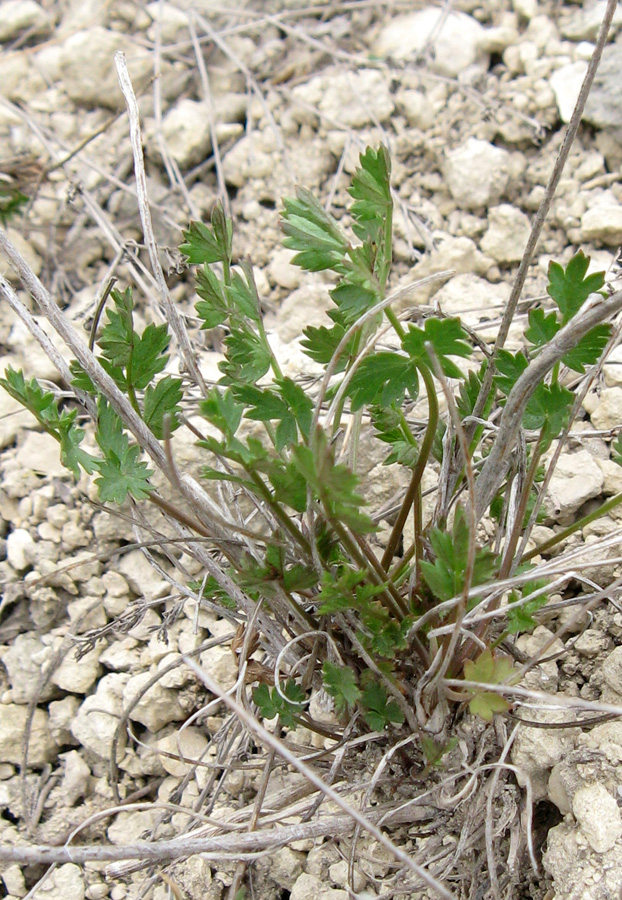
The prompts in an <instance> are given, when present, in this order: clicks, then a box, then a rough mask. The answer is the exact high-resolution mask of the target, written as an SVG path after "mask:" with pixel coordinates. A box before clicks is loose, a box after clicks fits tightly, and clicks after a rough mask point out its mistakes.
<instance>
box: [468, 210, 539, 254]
mask: <svg viewBox="0 0 622 900" xmlns="http://www.w3.org/2000/svg"><path fill="white" fill-rule="evenodd" d="M530 232H531V223H530V222H529V219H528V218H527V216H526V215H525V213H524V212H521V210H520V209H516V207H515V206H510V204H509V203H502V204H501V205H500V206H495V207H493V208H492V209H491V210H489V212H488V231H487V232H486V234H485V235H484V237H483V238H482V240H481V242H480V247H481V249H482V250H483V252H484V253H486V254H487V255H488V256H492V258H493V259H494V260H496V261H497V262H498V263H499V264H500V265H502V266H507V265H513V264H514V263H517V262H519V261H520V259H521V257H522V255H523V253H524V250H525V245H526V243H527V240H528V239H529V234H530Z"/></svg>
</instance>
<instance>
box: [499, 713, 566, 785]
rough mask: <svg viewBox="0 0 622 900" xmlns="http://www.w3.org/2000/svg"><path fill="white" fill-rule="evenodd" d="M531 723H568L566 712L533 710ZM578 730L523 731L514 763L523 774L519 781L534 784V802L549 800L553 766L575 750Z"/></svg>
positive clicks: (515, 749)
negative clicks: (546, 798)
mask: <svg viewBox="0 0 622 900" xmlns="http://www.w3.org/2000/svg"><path fill="white" fill-rule="evenodd" d="M529 718H530V719H533V720H535V721H539V722H543V723H545V722H560V721H568V715H567V712H566V711H557V710H539V709H532V710H531V712H530V716H529ZM579 734H580V730H579V729H578V728H564V729H560V728H551V729H546V728H528V727H525V728H521V729H520V731H519V732H518V734H517V736H516V740H515V742H514V744H513V745H512V762H513V763H514V765H515V766H517V768H518V770H519V774H518V776H517V777H518V780H519V783H520V784H524V783H525V780H526V778H529V779H530V781H531V786H532V788H533V791H534V800H536V801H537V800H540V799H542V798H544V797H546V796H547V793H548V780H549V773H550V771H551V769H552V768H553V766H554V765H555V764H556V763H558V762H559V761H560V760H561V759H563V757H564V756H565V755H566V754H567V753H568V752H569V751H570V750H572V749H573V747H574V744H575V741H576V739H577V736H578V735H579Z"/></svg>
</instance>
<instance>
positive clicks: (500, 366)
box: [494, 350, 529, 397]
mask: <svg viewBox="0 0 622 900" xmlns="http://www.w3.org/2000/svg"><path fill="white" fill-rule="evenodd" d="M528 365H529V361H528V359H527V357H526V356H525V354H524V353H523V351H522V350H521V351H520V352H518V353H510V352H509V350H500V351H499V353H498V354H497V372H496V374H495V379H494V381H495V384H496V386H497V387H498V388H499V390H500V391H501V392H502V393H503V394H505V396H506V397H507V396H508V395H509V393H510V391H511V390H512V388H513V387H514V385H515V384H516V382H517V381H518V379H519V378H520V376H521V375H522V374H523V372H524V371H525V369H526V368H527V366H528Z"/></svg>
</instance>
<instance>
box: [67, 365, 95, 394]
mask: <svg viewBox="0 0 622 900" xmlns="http://www.w3.org/2000/svg"><path fill="white" fill-rule="evenodd" d="M69 370H70V371H71V374H72V375H73V378H72V379H71V386H72V387H75V388H77V389H78V390H79V391H85V393H87V394H91V395H95V394H96V393H97V388H96V387H95V385H94V384H93V382H92V381H91V379H90V377H89V376H88V375H87V374H86V372H85V371H84V369H83V368H82V366H81V365H80V363H79V362H78V360H77V359H72V360H71V362H70V363H69Z"/></svg>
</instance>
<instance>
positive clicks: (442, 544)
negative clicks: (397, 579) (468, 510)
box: [421, 507, 497, 601]
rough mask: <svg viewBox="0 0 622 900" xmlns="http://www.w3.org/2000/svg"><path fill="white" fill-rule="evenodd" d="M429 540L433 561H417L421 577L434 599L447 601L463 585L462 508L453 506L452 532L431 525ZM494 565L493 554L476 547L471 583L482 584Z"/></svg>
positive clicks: (464, 540) (464, 543) (464, 526)
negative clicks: (419, 564)
mask: <svg viewBox="0 0 622 900" xmlns="http://www.w3.org/2000/svg"><path fill="white" fill-rule="evenodd" d="M429 540H430V545H431V547H432V550H433V552H434V555H435V557H436V558H435V560H434V562H433V563H432V562H428V561H426V560H423V561H422V562H421V571H422V574H423V577H424V578H425V580H426V583H427V585H428V587H429V588H430V590H431V591H432V593H433V594H434V596H435V597H436V598H437V599H438V600H440V601H445V600H451V599H452V597H457V596H459V595H460V594H461V592H462V590H463V588H464V581H465V573H466V569H467V563H468V556H469V528H468V525H467V522H466V518H465V515H464V512H463V510H462V507H458V508H457V509H456V515H455V518H454V526H453V529H452V532H451V533H448V532H446V531H444V530H443V529H441V528H433V529H432V531H431V532H430V538H429ZM496 565H497V558H496V556H495V555H494V553H492V552H491V551H490V550H487V549H485V548H483V549H482V548H478V549H477V551H476V554H475V565H474V569H473V579H472V582H471V584H472V586H473V587H475V586H476V585H478V584H483V583H484V582H486V581H487V580H488V579H489V578H491V577H492V575H493V574H494V572H495V569H496Z"/></svg>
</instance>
